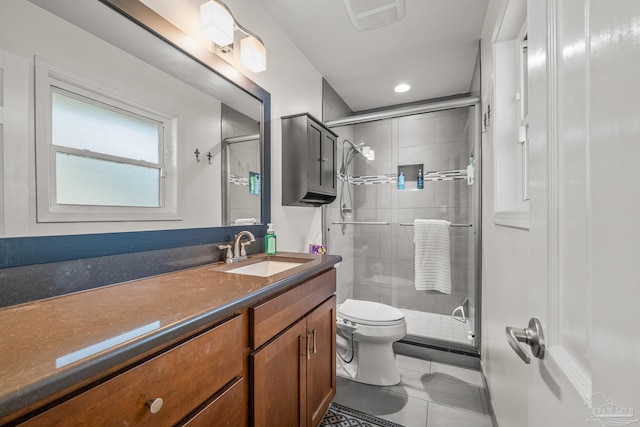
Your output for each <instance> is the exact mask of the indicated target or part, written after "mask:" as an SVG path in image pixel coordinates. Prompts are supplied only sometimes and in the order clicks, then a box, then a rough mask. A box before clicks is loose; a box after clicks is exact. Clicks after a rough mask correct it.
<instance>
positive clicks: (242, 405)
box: [0, 253, 341, 426]
mask: <svg viewBox="0 0 640 427" xmlns="http://www.w3.org/2000/svg"><path fill="white" fill-rule="evenodd" d="M340 260H341V258H340V257H339V256H333V255H320V256H319V255H309V254H293V253H291V254H284V253H280V254H278V255H277V256H265V255H257V256H253V257H250V258H249V259H248V260H247V261H243V262H239V263H236V264H223V263H217V264H209V265H204V266H201V267H197V268H192V269H188V270H182V271H179V272H175V273H169V274H164V275H160V276H154V277H149V278H145V279H141V280H135V281H131V282H127V283H122V284H117V285H112V286H107V287H104V288H100V289H97V290H92V291H86V292H80V293H77V294H73V295H69V296H63V297H59V298H52V299H49V300H42V301H36V302H33V303H28V304H22V305H19V306H14V307H10V308H7V309H4V310H0V324H2V325H3V328H2V331H1V332H0V362H1V363H0V377H1V378H2V382H0V425H5V424H8V425H25V426H50V425H65V426H86V425H92V426H100V425H117V424H121V425H132V426H134V425H135V426H137V425H141V426H143V425H153V426H164V425H167V426H170V425H189V426H211V425H229V426H243V425H255V426H267V425H301V426H315V425H317V424H318V422H319V421H320V420H321V419H322V416H323V414H324V412H325V411H326V409H327V407H328V406H329V403H330V402H331V399H332V398H333V396H334V394H335V384H336V379H335V296H334V293H335V289H336V288H335V286H336V273H335V269H334V265H335V264H336V263H338V262H339V261H340ZM286 264H290V266H289V265H286ZM283 265H284V267H282V266H283ZM273 266H277V267H278V268H285V269H284V270H283V271H280V272H277V273H273V271H270V270H269V269H270V268H272V267H273ZM246 267H249V268H248V270H247V269H246ZM243 268H244V269H243ZM265 268H266V269H265ZM234 270H238V271H234ZM247 272H248V273H251V274H256V275H249V274H247ZM265 274H270V275H268V276H267V275H265ZM274 408H277V409H274Z"/></svg>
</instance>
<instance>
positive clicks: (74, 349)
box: [0, 253, 341, 420]
mask: <svg viewBox="0 0 640 427" xmlns="http://www.w3.org/2000/svg"><path fill="white" fill-rule="evenodd" d="M265 258H267V257H266V256H265V255H255V256H251V257H250V258H249V260H247V261H242V262H239V263H234V264H224V263H216V264H208V265H203V266H200V267H196V268H191V269H186V270H181V271H178V272H173V273H167V274H162V275H158V276H152V277H148V278H144V279H139V280H134V281H130V282H125V283H120V284H115V285H111V286H106V287H103V288H99V289H94V290H89V291H84V292H79V293H76V294H72V295H66V296H61V297H56V298H51V299H46V300H41V301H34V302H31V303H26V304H21V305H17V306H13V307H7V308H5V309H1V310H0V325H2V328H1V329H0V378H1V380H0V420H1V419H2V417H5V416H7V415H8V414H10V413H12V412H14V411H17V410H19V409H21V408H23V407H26V406H28V405H32V404H33V403H35V402H38V401H40V400H42V399H46V398H48V397H51V396H54V395H56V394H60V393H61V392H64V393H68V392H71V391H73V390H74V388H78V387H80V386H81V385H82V383H83V382H86V381H88V380H94V379H96V378H97V377H98V376H99V375H100V374H101V373H104V372H107V371H109V370H110V369H114V368H119V367H121V366H123V364H125V363H127V361H130V360H134V359H135V358H136V356H139V355H141V354H144V353H145V352H149V351H151V350H154V349H156V348H157V347H159V346H162V345H163V344H165V345H166V344H167V343H170V342H171V341H172V340H176V339H178V338H179V337H181V336H184V335H186V334H189V333H190V332H192V331H196V330H197V329H198V328H202V327H204V326H206V325H207V324H211V323H214V322H216V321H220V320H223V319H225V318H226V317H229V316H231V315H232V314H233V313H236V312H238V310H240V309H241V308H242V307H244V306H247V305H249V304H252V303H254V302H256V301H258V300H261V299H264V298H266V297H268V296H270V295H271V294H274V293H276V292H278V291H281V290H283V289H286V288H288V287H290V286H292V285H294V284H296V283H297V282H300V281H302V280H305V279H307V278H309V277H311V276H314V275H315V274H317V273H319V272H321V271H324V270H326V269H328V268H331V267H333V266H334V265H335V264H337V263H338V262H340V261H341V257H339V256H335V255H310V254H302V253H278V255H277V258H278V260H286V259H287V258H291V259H290V261H294V262H303V264H302V265H300V266H297V267H294V268H292V269H290V270H287V271H284V272H282V273H278V274H275V275H273V276H269V277H258V276H249V275H243V274H229V273H225V272H224V271H225V270H229V269H233V268H237V267H240V266H243V265H247V264H252V263H255V262H259V261H263V260H265Z"/></svg>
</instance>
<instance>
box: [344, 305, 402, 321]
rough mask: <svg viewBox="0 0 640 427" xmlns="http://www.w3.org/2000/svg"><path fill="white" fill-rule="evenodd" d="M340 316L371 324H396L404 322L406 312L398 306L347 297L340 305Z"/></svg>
mask: <svg viewBox="0 0 640 427" xmlns="http://www.w3.org/2000/svg"><path fill="white" fill-rule="evenodd" d="M338 317H340V318H342V319H346V320H350V321H351V322H355V323H359V324H362V325H370V326H394V325H401V324H403V323H404V313H403V312H402V311H400V310H398V309H397V308H394V307H391V306H388V305H386V304H380V303H378V302H373V301H360V300H352V299H347V300H345V302H343V303H342V304H341V305H340V306H339V307H338Z"/></svg>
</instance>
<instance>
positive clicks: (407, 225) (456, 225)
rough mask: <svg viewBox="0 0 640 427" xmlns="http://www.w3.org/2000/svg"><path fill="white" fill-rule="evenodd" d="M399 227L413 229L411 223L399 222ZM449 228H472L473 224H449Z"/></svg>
mask: <svg viewBox="0 0 640 427" xmlns="http://www.w3.org/2000/svg"><path fill="white" fill-rule="evenodd" d="M400 225H402V226H405V227H413V223H412V222H401V223H400ZM449 227H473V224H451V225H450V226H449Z"/></svg>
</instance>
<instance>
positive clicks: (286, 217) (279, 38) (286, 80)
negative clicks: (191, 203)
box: [225, 0, 322, 252]
mask: <svg viewBox="0 0 640 427" xmlns="http://www.w3.org/2000/svg"><path fill="white" fill-rule="evenodd" d="M225 4H226V5H227V6H229V9H231V11H232V12H233V15H234V17H235V19H236V20H237V21H238V22H240V23H241V24H242V25H243V26H245V27H247V28H249V29H250V30H251V31H253V32H255V33H256V34H258V35H259V36H260V38H262V40H263V41H264V44H265V46H266V49H267V70H266V71H264V72H262V73H259V74H253V73H251V72H250V71H248V70H245V69H243V67H242V66H241V65H239V66H237V68H238V69H240V70H241V72H243V74H245V75H246V76H248V77H249V78H250V79H252V80H253V81H255V82H256V83H257V84H258V85H260V86H262V87H263V88H264V89H265V90H267V91H268V92H269V93H271V221H272V222H273V225H274V228H275V231H276V235H277V236H278V250H279V251H305V252H306V251H308V246H307V245H308V243H309V242H308V240H309V237H310V236H311V237H312V236H320V233H321V231H322V224H321V208H306V207H297V206H296V207H288V206H282V179H283V174H282V126H281V120H280V117H282V116H286V115H289V114H296V113H304V112H307V113H310V114H311V115H313V116H314V117H316V118H318V119H321V118H322V76H321V75H320V73H319V72H318V71H317V70H316V69H315V68H314V67H313V65H311V63H310V62H309V61H308V60H307V59H306V57H305V56H304V55H303V54H302V53H301V52H300V50H299V49H298V48H297V47H296V46H295V44H294V43H293V42H292V41H291V40H290V39H289V38H288V37H287V36H286V35H285V34H284V32H283V31H282V30H281V29H280V27H278V25H277V24H276V23H275V21H273V19H272V18H271V17H270V16H269V14H268V13H267V12H266V11H265V10H264V8H263V7H262V5H261V4H260V2H259V1H258V0H249V1H248V0H227V1H225ZM285 167H286V165H285ZM312 240H313V241H314V242H313V243H322V242H321V241H316V240H317V237H316V238H313V237H312Z"/></svg>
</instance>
